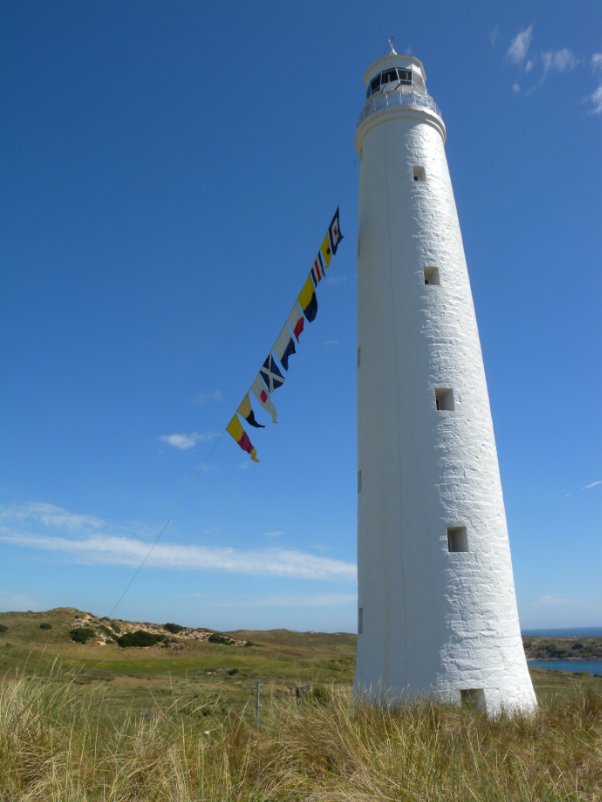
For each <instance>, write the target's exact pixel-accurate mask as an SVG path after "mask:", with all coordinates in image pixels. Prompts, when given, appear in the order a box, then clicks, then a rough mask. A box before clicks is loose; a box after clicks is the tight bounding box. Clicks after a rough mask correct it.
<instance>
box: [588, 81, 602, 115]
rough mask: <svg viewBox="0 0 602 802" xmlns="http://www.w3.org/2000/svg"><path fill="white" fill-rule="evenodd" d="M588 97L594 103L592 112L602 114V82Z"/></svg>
mask: <svg viewBox="0 0 602 802" xmlns="http://www.w3.org/2000/svg"><path fill="white" fill-rule="evenodd" d="M588 99H589V101H590V103H591V104H592V107H591V109H590V111H591V113H592V114H602V84H599V85H598V86H597V87H596V89H594V91H593V92H592V94H591V95H590V96H589V98H588Z"/></svg>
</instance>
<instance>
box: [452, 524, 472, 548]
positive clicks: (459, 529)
mask: <svg viewBox="0 0 602 802" xmlns="http://www.w3.org/2000/svg"><path fill="white" fill-rule="evenodd" d="M447 548H448V550H449V551H468V535H467V534H466V527H465V526H448V527H447Z"/></svg>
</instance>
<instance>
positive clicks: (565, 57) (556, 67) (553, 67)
mask: <svg viewBox="0 0 602 802" xmlns="http://www.w3.org/2000/svg"><path fill="white" fill-rule="evenodd" d="M541 60H542V64H543V72H544V78H545V77H547V76H548V74H549V73H551V72H557V73H562V72H571V70H574V69H575V67H576V66H577V64H578V63H579V62H578V59H577V57H576V56H575V54H574V53H573V51H572V50H569V49H568V47H563V48H561V49H560V50H546V51H545V52H544V53H542V54H541Z"/></svg>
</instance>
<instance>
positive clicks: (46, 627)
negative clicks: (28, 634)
mask: <svg viewBox="0 0 602 802" xmlns="http://www.w3.org/2000/svg"><path fill="white" fill-rule="evenodd" d="M40 629H52V624H49V623H48V622H46V621H44V623H43V624H40Z"/></svg>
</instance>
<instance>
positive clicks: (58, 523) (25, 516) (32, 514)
mask: <svg viewBox="0 0 602 802" xmlns="http://www.w3.org/2000/svg"><path fill="white" fill-rule="evenodd" d="M22 521H28V522H30V523H32V522H33V523H38V524H41V525H42V526H46V527H53V528H57V529H63V530H64V529H67V530H68V531H70V532H75V531H78V530H82V529H83V530H88V529H102V528H104V527H105V526H106V525H107V522H106V521H104V520H103V519H102V518H98V517H96V516H95V515H82V514H81V513H76V512H70V511H69V510H66V509H64V508H63V507H59V506H57V505H56V504H49V503H47V502H45V501H29V502H26V503H25V504H9V505H7V506H5V507H2V508H0V522H4V523H6V522H8V523H17V522H22Z"/></svg>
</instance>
